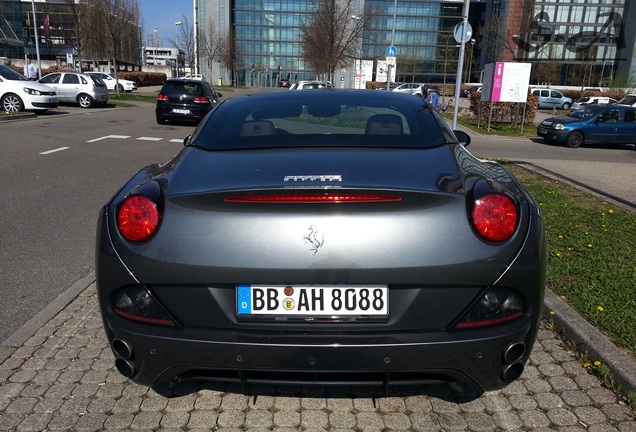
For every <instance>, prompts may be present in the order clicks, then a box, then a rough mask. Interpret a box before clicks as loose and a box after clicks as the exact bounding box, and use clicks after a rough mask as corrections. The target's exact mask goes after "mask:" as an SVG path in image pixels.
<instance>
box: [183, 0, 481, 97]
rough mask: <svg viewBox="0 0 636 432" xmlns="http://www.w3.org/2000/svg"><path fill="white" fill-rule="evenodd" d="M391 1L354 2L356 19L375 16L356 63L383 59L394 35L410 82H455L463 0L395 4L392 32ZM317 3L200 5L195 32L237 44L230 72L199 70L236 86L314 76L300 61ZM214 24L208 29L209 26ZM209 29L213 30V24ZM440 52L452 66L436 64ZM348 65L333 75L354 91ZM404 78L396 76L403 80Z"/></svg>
mask: <svg viewBox="0 0 636 432" xmlns="http://www.w3.org/2000/svg"><path fill="white" fill-rule="evenodd" d="M395 3H396V2H394V0H355V1H354V10H356V11H357V14H358V15H360V14H363V13H368V12H371V13H373V14H374V15H375V16H376V17H375V19H374V20H373V24H372V25H371V26H369V28H368V29H365V31H364V35H363V37H362V40H363V43H362V47H361V50H360V53H359V55H360V58H361V59H366V60H376V59H384V57H385V56H386V49H387V47H388V46H389V44H390V42H391V38H392V37H393V41H394V45H395V46H397V47H398V49H399V52H398V56H399V58H402V59H408V61H409V65H410V66H409V70H410V71H411V72H410V73H409V77H410V79H409V80H415V81H434V82H442V81H443V80H444V77H445V76H446V78H448V79H449V82H450V80H454V76H455V73H456V70H457V58H458V52H459V51H458V48H457V43H456V42H455V40H454V38H453V33H452V30H453V28H454V26H455V25H456V24H457V23H458V22H460V21H461V15H462V7H463V1H457V0H445V1H444V0H440V1H429V2H422V1H419V0H418V1H407V0H401V1H398V2H397V10H396V11H395V12H396V13H395V17H396V19H395V32H394V33H393V32H392V30H393V16H394V9H393V8H394V4H395ZM484 4H485V3H482V2H480V1H473V2H472V4H471V21H474V22H475V25H476V23H477V22H478V20H479V17H480V15H481V14H482V13H483V10H484V7H483V5H484ZM313 7H314V3H313V2H311V1H307V0H234V1H232V0H230V1H228V0H225V1H223V0H198V1H197V4H196V7H195V14H196V17H197V19H198V20H199V22H198V26H199V28H200V29H210V28H213V29H214V31H216V32H218V33H217V35H218V37H219V38H226V39H228V40H234V44H235V46H234V49H235V57H234V58H235V59H236V60H235V62H234V63H235V64H234V65H233V69H234V70H233V71H232V70H228V69H229V68H228V67H227V65H222V62H221V61H219V60H218V59H217V60H216V61H214V62H212V63H210V62H209V61H208V60H207V59H205V58H202V57H201V56H200V57H199V59H200V62H199V64H200V67H201V70H202V71H203V72H202V73H203V74H204V75H206V76H209V77H212V80H215V78H214V77H217V76H218V77H219V78H221V79H222V80H223V82H229V81H230V80H231V81H233V82H234V83H235V84H237V85H248V86H249V85H259V86H263V85H264V86H269V85H276V83H277V78H278V77H279V76H283V77H288V78H290V80H291V81H292V82H295V81H299V80H306V79H316V78H317V76H316V73H315V72H314V71H313V70H312V68H311V65H309V64H306V63H305V61H304V60H303V58H302V48H301V43H300V34H301V32H300V27H301V25H302V24H303V23H305V22H307V20H308V19H309V18H310V14H311V12H312V11H313ZM211 23H212V24H211ZM210 25H211V27H210ZM440 53H442V55H444V56H446V57H448V59H449V62H448V63H450V64H444V65H442V63H441V62H439V61H437V59H438V58H439V57H440ZM353 61H354V59H352V61H351V65H350V66H347V67H345V68H339V69H337V70H336V71H335V73H334V76H333V77H331V79H333V80H334V81H335V82H337V83H339V84H340V86H342V87H351V86H352V68H353ZM403 78H405V77H403V76H401V77H400V79H403Z"/></svg>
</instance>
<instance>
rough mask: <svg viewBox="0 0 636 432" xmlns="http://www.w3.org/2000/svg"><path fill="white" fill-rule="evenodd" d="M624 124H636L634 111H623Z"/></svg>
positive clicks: (635, 111)
mask: <svg viewBox="0 0 636 432" xmlns="http://www.w3.org/2000/svg"><path fill="white" fill-rule="evenodd" d="M623 121H624V122H625V123H636V110H631V109H626V110H625V120H623Z"/></svg>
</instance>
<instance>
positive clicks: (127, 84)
mask: <svg viewBox="0 0 636 432" xmlns="http://www.w3.org/2000/svg"><path fill="white" fill-rule="evenodd" d="M84 73H86V74H88V75H97V76H98V77H100V78H101V79H102V81H104V82H105V83H106V87H108V90H110V91H115V90H116V89H117V85H119V92H123V91H125V92H127V93H130V92H132V91H133V90H137V83H136V82H134V81H129V80H125V79H122V78H117V77H116V76H115V75H113V74H107V73H105V72H84Z"/></svg>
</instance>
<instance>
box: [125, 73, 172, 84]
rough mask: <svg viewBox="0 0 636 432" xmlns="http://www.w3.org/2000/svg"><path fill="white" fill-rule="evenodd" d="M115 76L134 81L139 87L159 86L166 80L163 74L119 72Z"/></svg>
mask: <svg viewBox="0 0 636 432" xmlns="http://www.w3.org/2000/svg"><path fill="white" fill-rule="evenodd" d="M117 76H118V77H119V78H122V79H125V80H130V81H134V82H136V83H137V85H138V86H139V87H143V86H152V85H161V84H163V82H164V81H165V80H166V79H167V78H168V77H167V75H166V74H165V73H163V72H119V73H118V74H117Z"/></svg>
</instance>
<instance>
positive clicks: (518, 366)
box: [501, 363, 524, 383]
mask: <svg viewBox="0 0 636 432" xmlns="http://www.w3.org/2000/svg"><path fill="white" fill-rule="evenodd" d="M523 369H524V366H523V363H513V364H511V365H508V366H506V367H504V368H503V370H502V371H501V379H502V380H503V381H504V382H505V383H511V382H513V381H515V380H516V379H518V378H519V377H520V376H521V374H522V373H523Z"/></svg>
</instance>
